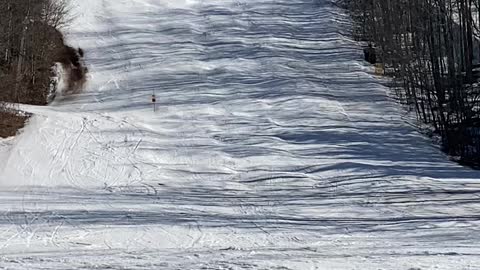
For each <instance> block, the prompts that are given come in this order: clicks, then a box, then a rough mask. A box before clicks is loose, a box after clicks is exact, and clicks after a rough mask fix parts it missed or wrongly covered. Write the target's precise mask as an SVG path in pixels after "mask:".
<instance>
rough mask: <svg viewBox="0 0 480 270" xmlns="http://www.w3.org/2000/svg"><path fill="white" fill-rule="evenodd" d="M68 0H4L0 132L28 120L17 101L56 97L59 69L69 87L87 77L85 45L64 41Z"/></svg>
mask: <svg viewBox="0 0 480 270" xmlns="http://www.w3.org/2000/svg"><path fill="white" fill-rule="evenodd" d="M69 18H70V17H69V8H68V5H67V2H66V1H64V0H0V35H2V37H1V38H0V127H1V128H0V137H8V136H13V135H15V133H16V132H17V130H18V129H19V128H21V127H22V126H23V124H24V122H25V120H26V119H27V117H26V115H24V114H19V111H18V108H17V107H18V104H33V105H46V104H48V103H49V102H50V101H52V100H53V98H54V97H55V94H56V90H57V86H58V82H59V80H58V77H59V74H58V73H59V71H58V70H59V69H55V67H57V66H58V65H57V64H56V63H61V64H62V66H63V69H62V71H63V72H67V75H68V77H67V78H68V79H67V87H71V88H73V87H74V86H76V85H75V84H77V81H80V82H81V81H83V80H84V79H85V73H86V68H84V67H83V65H82V64H81V58H82V56H83V51H82V50H80V49H79V50H77V49H73V48H71V47H69V46H67V45H65V42H64V38H63V35H62V33H61V30H62V29H63V28H64V27H66V26H67V25H68V22H69Z"/></svg>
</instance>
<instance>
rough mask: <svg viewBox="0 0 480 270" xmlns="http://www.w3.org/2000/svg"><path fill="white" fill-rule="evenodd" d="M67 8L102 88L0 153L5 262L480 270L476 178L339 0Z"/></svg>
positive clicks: (38, 110) (155, 1)
mask: <svg viewBox="0 0 480 270" xmlns="http://www.w3.org/2000/svg"><path fill="white" fill-rule="evenodd" d="M72 5H73V12H74V14H75V20H74V22H73V24H72V26H71V27H70V28H69V33H68V40H69V42H70V44H72V45H74V46H80V47H82V48H83V49H84V50H85V52H86V63H87V64H88V68H89V70H90V75H89V83H88V85H87V89H86V91H85V92H84V93H82V94H78V95H76V96H69V97H63V98H61V99H60V100H57V102H56V103H55V104H54V105H53V106H49V107H34V106H24V109H25V110H27V111H29V112H32V113H34V114H35V116H34V117H33V118H32V119H31V121H30V123H29V125H28V126H27V127H26V128H25V130H24V131H23V132H22V134H21V135H19V136H18V137H16V138H15V139H9V140H8V141H2V142H0V159H1V161H2V164H0V205H1V208H0V209H1V211H2V213H1V215H0V269H302V270H303V269H328V270H335V269H362V270H365V269H372V270H373V269H375V270H377V269H403V270H409V269H410V270H411V269H422V270H424V269H445V270H447V269H448V270H451V269H478V265H480V233H479V230H480V214H479V212H478V209H480V208H479V207H480V181H479V179H480V172H478V171H473V170H470V169H468V168H464V167H461V166H460V165H457V164H455V163H453V162H450V161H448V159H447V157H446V156H445V155H444V154H442V153H441V152H440V151H439V150H438V149H437V148H436V147H434V146H433V145H432V143H431V142H430V141H429V140H428V139H427V138H425V137H424V136H422V135H421V134H419V133H418V132H417V131H416V130H414V129H413V128H412V127H411V126H410V125H408V124H407V123H406V122H405V121H404V119H402V115H403V114H404V112H403V110H402V109H401V108H399V106H398V105H397V104H395V102H393V101H392V100H391V99H389V98H388V94H387V92H388V90H387V88H386V87H384V86H383V85H382V84H381V83H380V81H379V79H378V78H375V77H374V76H373V75H372V68H371V67H369V66H367V65H366V64H365V63H364V62H363V61H361V59H362V54H361V48H360V47H359V44H357V43H356V42H354V41H353V40H351V38H349V37H348V33H349V28H350V22H349V19H348V16H347V15H346V14H345V13H344V12H343V11H342V10H340V9H339V8H337V7H335V6H333V5H332V4H331V3H330V2H329V1H327V0H255V1H253V0H236V1H233V0H228V1H227V0H225V1H220V0H196V1H189V0H179V1H175V0H168V1H167V0H128V1H127V0H72ZM152 93H155V94H156V96H157V101H158V104H157V111H156V112H153V108H152V105H151V104H150V97H151V95H152Z"/></svg>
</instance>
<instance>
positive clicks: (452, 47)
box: [342, 0, 480, 167]
mask: <svg viewBox="0 0 480 270" xmlns="http://www.w3.org/2000/svg"><path fill="white" fill-rule="evenodd" d="M342 4H343V5H345V6H346V7H347V8H348V9H349V12H350V13H351V16H352V18H353V21H354V28H353V31H354V35H355V37H356V38H357V39H359V40H361V41H364V42H365V44H370V46H372V48H374V50H375V55H376V59H375V60H376V61H375V62H377V63H375V64H376V65H377V66H381V68H382V70H384V72H385V75H387V76H390V77H391V78H392V86H393V89H395V93H396V94H397V96H398V98H399V100H400V101H401V102H402V103H404V104H406V105H408V106H409V108H411V109H412V110H414V111H415V112H416V115H417V118H418V120H419V121H420V123H423V124H426V125H427V126H428V127H431V130H432V133H431V134H432V135H434V136H436V137H438V138H440V142H441V146H442V148H443V150H444V151H445V152H446V153H448V154H449V155H450V156H451V157H452V158H454V159H456V160H458V161H459V162H461V163H464V164H467V165H470V166H473V167H476V166H478V165H480V84H479V78H480V65H479V64H480V49H479V45H480V12H479V9H480V0H475V1H474V0H415V1H413V0H344V1H343V2H342Z"/></svg>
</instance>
